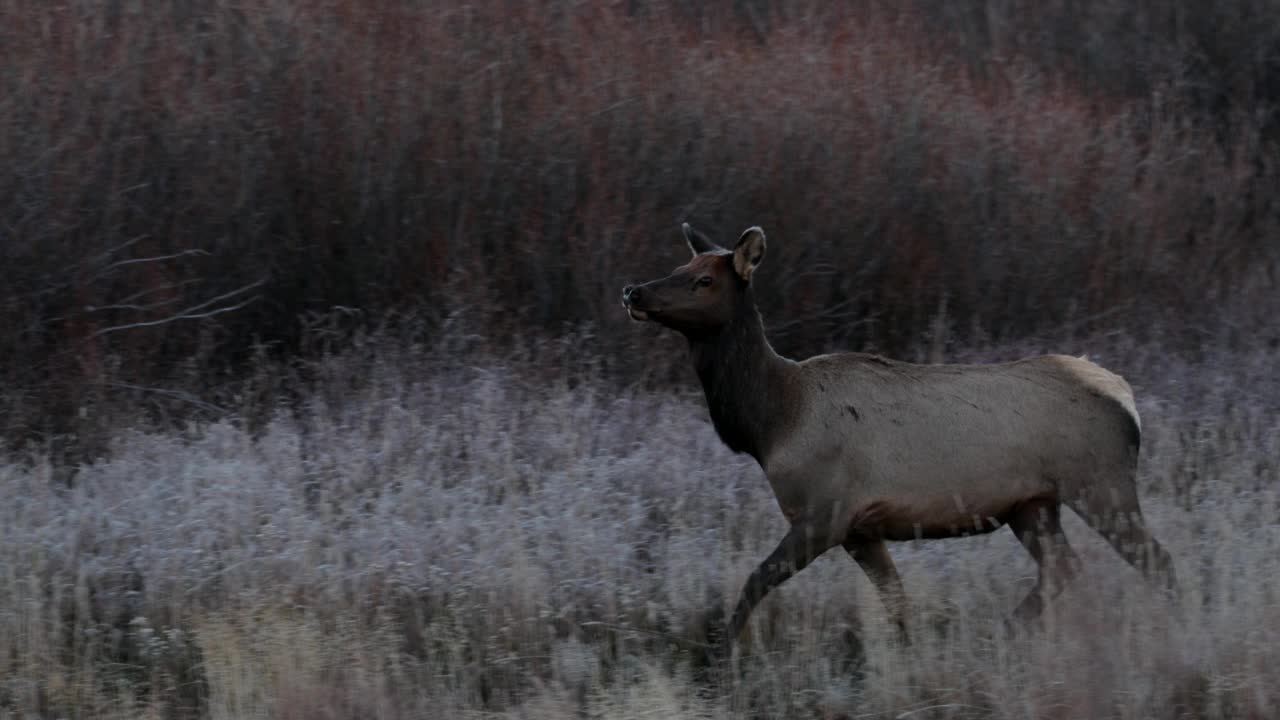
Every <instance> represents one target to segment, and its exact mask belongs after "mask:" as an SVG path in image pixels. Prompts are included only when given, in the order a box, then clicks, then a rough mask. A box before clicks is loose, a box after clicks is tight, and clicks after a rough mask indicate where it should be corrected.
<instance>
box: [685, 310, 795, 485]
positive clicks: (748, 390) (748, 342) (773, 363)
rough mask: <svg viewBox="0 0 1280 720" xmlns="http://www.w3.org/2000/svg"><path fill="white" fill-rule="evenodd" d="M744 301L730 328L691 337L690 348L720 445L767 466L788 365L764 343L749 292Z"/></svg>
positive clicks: (767, 342) (757, 313)
mask: <svg viewBox="0 0 1280 720" xmlns="http://www.w3.org/2000/svg"><path fill="white" fill-rule="evenodd" d="M742 300H743V302H741V303H739V310H738V311H737V313H736V315H735V316H734V318H733V320H732V321H731V322H730V323H729V324H728V325H726V326H725V327H723V328H722V329H721V330H720V331H719V332H717V333H714V334H711V335H705V336H696V337H695V336H688V337H689V347H690V349H691V350H692V353H693V364H694V368H695V369H696V370H697V371H698V379H700V380H701V381H702V389H703V391H704V392H705V393H706V396H707V407H708V408H709V409H710V411H711V422H712V423H714V424H715V428H716V432H717V433H719V435H720V439H721V440H723V441H724V442H725V444H726V445H728V446H729V448H730V449H731V450H733V451H734V452H745V453H749V454H750V455H752V456H753V457H755V458H756V460H758V461H763V459H762V453H763V452H764V451H765V450H766V449H767V447H768V445H767V443H768V439H769V433H770V431H771V430H772V429H774V428H775V427H776V425H777V424H778V422H779V421H781V420H782V418H781V417H780V413H781V411H782V409H783V408H782V397H781V390H782V388H781V387H779V385H780V381H781V377H780V376H781V373H780V367H781V365H782V364H783V363H784V362H785V361H784V360H783V359H782V358H781V357H779V356H778V354H777V353H775V352H774V351H773V348H772V347H771V346H770V345H769V341H768V340H767V339H766V338H765V336H764V323H762V322H761V320H760V313H759V312H758V311H757V310H756V304H755V301H754V298H752V297H751V291H750V290H749V289H748V290H747V297H745V298H742Z"/></svg>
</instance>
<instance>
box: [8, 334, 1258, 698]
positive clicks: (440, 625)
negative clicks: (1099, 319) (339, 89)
mask: <svg viewBox="0 0 1280 720" xmlns="http://www.w3.org/2000/svg"><path fill="white" fill-rule="evenodd" d="M1082 347H1089V348H1095V347H1096V348H1099V349H1101V351H1102V352H1103V353H1104V354H1107V353H1110V354H1111V356H1110V357H1109V358H1108V357H1104V358H1103V360H1104V362H1108V364H1111V365H1113V366H1117V367H1119V368H1121V369H1126V370H1128V371H1129V372H1130V374H1131V376H1133V377H1134V379H1135V381H1136V383H1137V384H1138V386H1139V391H1140V393H1141V398H1142V403H1141V409H1142V411H1143V413H1144V426H1145V427H1146V428H1147V433H1146V443H1145V445H1144V464H1143V467H1144V470H1143V475H1142V488H1143V501H1144V507H1145V510H1146V512H1147V514H1148V516H1149V518H1150V521H1151V524H1152V525H1153V526H1154V531H1155V533H1156V534H1157V536H1158V537H1159V538H1160V539H1161V541H1162V542H1164V543H1165V544H1166V546H1167V547H1168V548H1169V549H1170V550H1171V551H1172V552H1173V553H1174V555H1175V557H1176V558H1177V564H1178V569H1179V571H1180V573H1181V578H1182V582H1183V586H1184V590H1185V607H1184V608H1183V610H1182V611H1181V612H1178V611H1175V610H1174V609H1173V608H1171V607H1169V606H1168V605H1167V604H1166V602H1165V601H1164V600H1163V599H1162V598H1161V597H1160V596H1159V595H1158V594H1155V593H1152V592H1150V591H1149V590H1148V589H1147V588H1146V587H1145V585H1144V584H1143V583H1142V582H1141V580H1140V576H1139V575H1138V574H1137V573H1136V572H1135V571H1133V570H1132V569H1131V568H1129V567H1127V566H1126V565H1124V564H1123V562H1122V561H1121V560H1120V559H1119V558H1118V557H1117V556H1115V555H1114V553H1112V552H1111V551H1110V550H1109V549H1108V548H1107V547H1106V546H1105V545H1104V543H1103V542H1102V541H1101V540H1100V539H1098V538H1096V537H1095V536H1093V535H1091V534H1090V532H1089V531H1088V530H1087V529H1086V528H1084V526H1083V525H1082V524H1081V523H1079V522H1072V523H1070V524H1069V525H1068V528H1067V531H1068V533H1069V535H1070V536H1071V538H1072V540H1073V542H1074V543H1075V545H1076V546H1077V548H1078V549H1079V550H1080V551H1081V553H1082V554H1083V555H1084V556H1085V557H1086V559H1087V560H1088V568H1087V571H1086V573H1085V575H1084V577H1083V579H1082V580H1081V581H1080V582H1079V583H1078V584H1076V585H1075V586H1073V587H1072V588H1071V589H1069V590H1068V591H1067V593H1066V594H1065V595H1064V596H1063V597H1062V600H1061V601H1060V602H1059V603H1057V604H1056V605H1055V606H1054V612H1053V613H1052V614H1051V616H1050V617H1049V620H1048V623H1047V626H1046V628H1045V629H1043V630H1042V631H1039V632H1035V633H1031V634H1027V635H1019V636H1009V635H1007V634H1005V633H1004V631H1003V630H1002V629H1001V623H1002V622H1003V619H1004V617H1005V616H1006V615H1007V614H1008V612H1009V611H1010V609H1011V608H1012V607H1013V606H1014V605H1015V604H1016V602H1017V600H1018V598H1019V595H1020V594H1021V593H1022V592H1024V591H1025V590H1026V589H1027V588H1028V587H1029V585H1030V583H1031V580H1032V576H1033V565H1032V563H1031V561H1030V559H1029V558H1028V557H1026V555H1025V553H1024V552H1023V551H1022V550H1021V549H1020V547H1019V546H1018V544H1017V543H1016V541H1015V540H1014V539H1013V538H1012V537H1011V536H1010V535H1009V534H1008V533H1007V532H1004V531H1002V532H999V533H996V534H994V535H990V536H984V537H981V538H973V539H967V540H954V541H938V542H932V543H910V544H900V545H896V546H894V547H893V548H892V552H893V553H894V556H895V558H896V559H897V560H898V562H899V564H900V567H901V569H902V572H903V575H904V579H905V582H906V585H907V588H908V591H909V592H910V593H911V594H912V596H913V598H914V601H915V612H914V616H913V620H912V627H913V632H914V634H915V638H916V643H915V644H914V645H913V646H911V647H910V648H902V647H898V646H896V645H894V644H893V642H892V641H891V634H890V633H889V630H888V628H887V627H886V626H885V623H884V622H883V619H882V610H881V608H880V607H879V605H878V602H877V600H876V595H875V593H874V592H872V590H871V587H870V585H869V584H868V583H867V581H866V580H865V579H864V578H862V577H861V576H860V574H859V573H858V572H857V569H856V566H855V565H854V564H853V563H852V562H850V561H848V559H847V558H845V557H843V556H839V555H838V554H835V553H832V554H831V555H830V556H829V557H824V558H823V559H821V560H820V561H819V562H817V563H816V564H815V565H814V566H813V567H812V568H810V569H808V570H806V571H805V572H804V573H802V574H801V575H799V576H798V577H797V578H795V579H794V580H793V581H791V582H790V583H789V584H787V585H785V586H783V587H782V588H781V589H780V590H779V591H777V592H776V595H774V596H772V597H771V598H770V599H769V600H768V601H767V602H766V603H765V604H764V605H763V606H762V608H761V610H760V612H759V614H758V615H757V616H756V618H755V622H754V624H753V627H752V634H751V637H750V639H749V641H748V642H747V644H746V646H745V654H744V656H743V657H742V658H741V660H740V662H739V665H738V667H737V669H736V672H735V673H734V674H733V675H732V679H731V680H730V681H728V682H726V683H724V684H713V685H705V684H701V683H699V682H697V681H695V679H694V675H693V674H692V672H691V670H690V668H689V666H688V659H689V656H688V653H687V652H686V650H685V647H686V645H684V644H683V643H682V640H681V639H682V638H688V637H691V636H692V635H693V633H694V630H695V628H696V626H697V623H698V622H699V618H700V617H701V615H702V613H704V612H705V611H706V610H707V609H708V608H709V607H711V606H712V605H713V604H714V603H715V602H724V601H726V599H728V598H731V597H732V595H733V594H734V593H736V591H737V589H738V586H739V584H740V583H741V582H742V581H743V580H744V578H745V575H746V574H747V573H748V572H749V571H750V570H751V568H752V567H753V566H754V564H755V563H756V562H757V561H758V560H759V559H760V558H762V557H763V556H764V554H765V553H766V552H767V550H768V549H770V548H771V546H772V544H773V543H774V542H775V541H776V539H777V538H778V537H779V536H780V535H781V533H782V532H783V527H784V523H783V520H782V518H781V516H780V513H779V512H778V511H777V510H776V508H775V506H774V504H773V501H772V498H771V497H770V495H769V491H768V488H767V485H766V484H765V482H764V481H763V478H762V476H761V474H760V471H759V470H758V469H757V468H756V467H754V466H753V465H752V464H751V463H750V462H749V461H747V460H745V459H743V458H741V457H736V456H732V455H730V454H729V453H728V452H727V451H726V450H725V449H724V448H723V447H721V445H720V444H719V441H718V440H717V439H716V438H715V435H714V432H713V431H712V430H711V428H710V427H709V425H708V423H707V421H706V419H705V410H704V409H703V408H702V406H701V401H700V399H699V398H698V397H697V396H696V395H694V394H693V393H692V392H687V393H686V392H681V393H677V394H671V393H654V392H649V391H642V390H639V389H631V390H627V389H622V390H619V389H617V388H616V387H615V386H612V385H610V384H609V383H606V382H603V381H601V380H600V379H599V377H598V375H596V374H595V373H594V372H593V371H591V370H590V369H585V370H584V369H581V367H582V366H587V367H588V368H589V365H590V363H585V364H584V363H581V358H579V361H580V362H579V365H580V367H579V369H574V370H569V371H564V372H556V371H552V370H550V368H553V367H555V366H556V363H555V362H554V361H555V360H556V358H557V357H560V358H566V357H568V356H569V354H571V353H572V352H574V351H573V347H572V345H571V344H566V345H565V346H564V347H562V348H561V350H560V351H559V352H561V353H563V354H562V355H558V356H556V355H554V352H555V349H554V347H553V348H550V349H544V350H543V351H542V352H543V357H541V358H538V359H537V360H538V361H537V362H534V361H533V360H527V361H526V360H508V361H506V362H505V363H495V362H494V361H493V360H491V359H487V360H486V359H485V358H484V357H483V356H469V361H468V362H466V363H464V362H460V361H459V360H458V359H457V358H458V357H459V356H454V357H452V358H449V357H441V356H438V355H434V354H432V353H430V352H424V351H422V350H421V349H420V348H415V347H408V346H396V345H395V344H393V343H373V342H369V343H366V345H365V347H364V349H363V350H362V351H361V352H359V353H352V354H348V355H341V356H331V357H330V358H329V359H327V360H325V361H323V362H320V363H317V364H316V365H315V366H314V367H313V368H312V370H313V371H314V372H313V373H312V375H313V377H315V378H316V380H315V385H313V387H312V390H311V391H309V392H308V393H306V395H305V397H306V402H304V403H302V404H300V405H299V406H298V407H296V408H295V409H294V410H292V411H288V410H285V409H283V408H282V409H281V410H280V411H279V412H278V414H277V415H276V416H275V417H274V419H272V420H270V421H269V422H268V423H266V424H265V426H264V427H263V428H262V430H261V432H260V433H258V434H257V435H251V434H249V433H247V432H246V431H245V430H243V429H242V428H241V427H239V426H238V425H237V423H235V422H218V423H213V424H207V425H191V426H188V427H186V428H184V429H181V430H173V431H170V432H141V431H131V430H129V429H128V428H119V429H118V430H117V431H116V432H115V434H114V440H113V443H112V446H111V450H110V452H109V454H108V456H106V457H104V458H103V459H102V460H101V461H99V462H96V463H93V464H91V465H87V466H85V467H83V468H82V469H81V470H80V472H79V474H78V476H77V477H76V479H75V482H74V484H73V486H71V487H66V486H64V485H61V484H60V483H58V482H57V481H56V480H55V479H54V476H53V473H52V468H51V466H50V464H49V462H48V458H47V457H46V456H43V455H41V454H40V453H39V452H33V453H32V454H31V455H30V456H29V457H28V459H27V461H26V462H7V463H5V464H3V465H0V492H2V493H3V495H4V497H6V498H7V499H8V500H7V501H6V503H5V504H4V505H3V508H2V509H0V572H3V574H4V577H3V579H2V581H0V710H2V711H4V712H9V713H13V714H15V715H16V716H22V717H29V716H39V717H119V718H135V717H138V718H140V717H218V718H250V717H296V718H326V717H327V718H374V717H376V718H398V717H494V718H562V717H582V716H586V717H594V718H640V717H690V718H693V717H741V716H751V717H761V718H765V717H804V718H808V717H827V718H837V717H863V718H870V717H876V718H879V717H885V718H889V717H904V716H905V717H916V718H939V717H950V718H968V717H1011V718H1014V717H1016V718H1027V717H1035V718H1058V717H1091V718H1101V717H1120V718H1127V717H1134V718H1137V717H1188V718H1201V717H1204V718H1209V717H1221V718H1265V717H1274V716H1275V715H1276V714H1277V713H1280V692H1278V691H1277V688H1280V675H1277V670H1276V668H1277V667H1280V652H1278V650H1277V648H1280V582H1277V580H1276V578H1278V577H1280V526H1277V525H1276V522H1275V518H1276V517H1277V513H1280V493H1278V492H1277V487H1278V486H1280V483H1278V481H1280V476H1278V475H1280V473H1278V471H1277V466H1278V465H1277V458H1280V432H1278V429H1280V415H1278V414H1277V407H1280V403H1278V402H1277V400H1278V399H1280V388H1278V387H1277V385H1276V381H1275V379H1274V376H1273V369H1274V365H1275V362H1276V356H1275V353H1274V351H1271V350H1262V349H1260V350H1256V351H1254V352H1251V353H1234V354H1228V353H1225V352H1223V353H1219V354H1217V355H1214V356H1213V357H1210V358H1206V359H1205V360H1203V361H1198V362H1196V363H1195V364H1188V363H1186V362H1185V361H1181V360H1178V359H1177V358H1173V357H1169V356H1168V355H1166V354H1164V353H1162V352H1160V351H1159V350H1158V348H1154V347H1148V346H1139V347H1135V348H1130V349H1129V350H1127V351H1126V352H1125V353H1124V354H1120V351H1119V350H1118V349H1114V348H1108V345H1107V343H1106V342H1104V341H1099V342H1097V343H1088V344H1085V345H1083V346H1082ZM1066 349H1070V348H1066ZM997 354H999V353H993V352H982V353H978V352H975V353H972V354H971V357H967V359H972V358H973V357H993V356H995V355H997ZM1070 519H1071V520H1075V519H1074V518H1070Z"/></svg>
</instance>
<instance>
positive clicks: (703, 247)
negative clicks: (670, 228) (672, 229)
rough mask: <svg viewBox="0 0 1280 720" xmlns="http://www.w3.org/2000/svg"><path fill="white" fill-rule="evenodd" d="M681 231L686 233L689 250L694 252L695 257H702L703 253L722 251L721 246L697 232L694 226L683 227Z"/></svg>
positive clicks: (686, 224)
mask: <svg viewBox="0 0 1280 720" xmlns="http://www.w3.org/2000/svg"><path fill="white" fill-rule="evenodd" d="M680 229H681V230H682V231H683V232H684V241H685V242H687V243H689V249H690V250H692V251H693V254H694V255H701V254H702V253H709V252H712V251H715V250H720V249H722V248H721V247H720V246H719V245H717V244H715V242H713V241H712V240H711V238H709V237H707V236H706V235H703V234H702V233H700V232H698V231H697V230H694V229H693V226H692V225H690V224H689V223H685V224H683V225H681V226H680Z"/></svg>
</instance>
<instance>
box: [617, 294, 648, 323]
mask: <svg viewBox="0 0 1280 720" xmlns="http://www.w3.org/2000/svg"><path fill="white" fill-rule="evenodd" d="M642 296H643V291H642V290H641V289H640V286H639V285H628V286H626V287H624V288H622V307H624V308H626V309H627V314H628V315H630V316H631V319H632V320H648V319H649V313H647V312H645V311H644V310H641V309H640V308H638V307H636V305H638V304H639V303H640V302H641V297H642Z"/></svg>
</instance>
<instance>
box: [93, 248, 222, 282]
mask: <svg viewBox="0 0 1280 720" xmlns="http://www.w3.org/2000/svg"><path fill="white" fill-rule="evenodd" d="M208 254H209V253H208V251H206V250H201V249H199V248H192V249H189V250H183V251H182V252H176V253H171V254H169V255H153V256H151V257H143V258H129V259H128V260H119V261H117V262H113V263H111V264H110V265H108V266H106V267H104V268H102V269H101V270H99V271H98V272H96V273H94V275H93V279H95V280H96V279H98V278H100V277H102V276H103V275H106V274H107V273H109V272H111V271H112V270H115V269H117V268H122V267H124V266H126V265H138V264H140V263H148V262H162V261H164V260H176V259H178V258H184V257H191V256H192V255H205V256H207V255H208Z"/></svg>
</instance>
